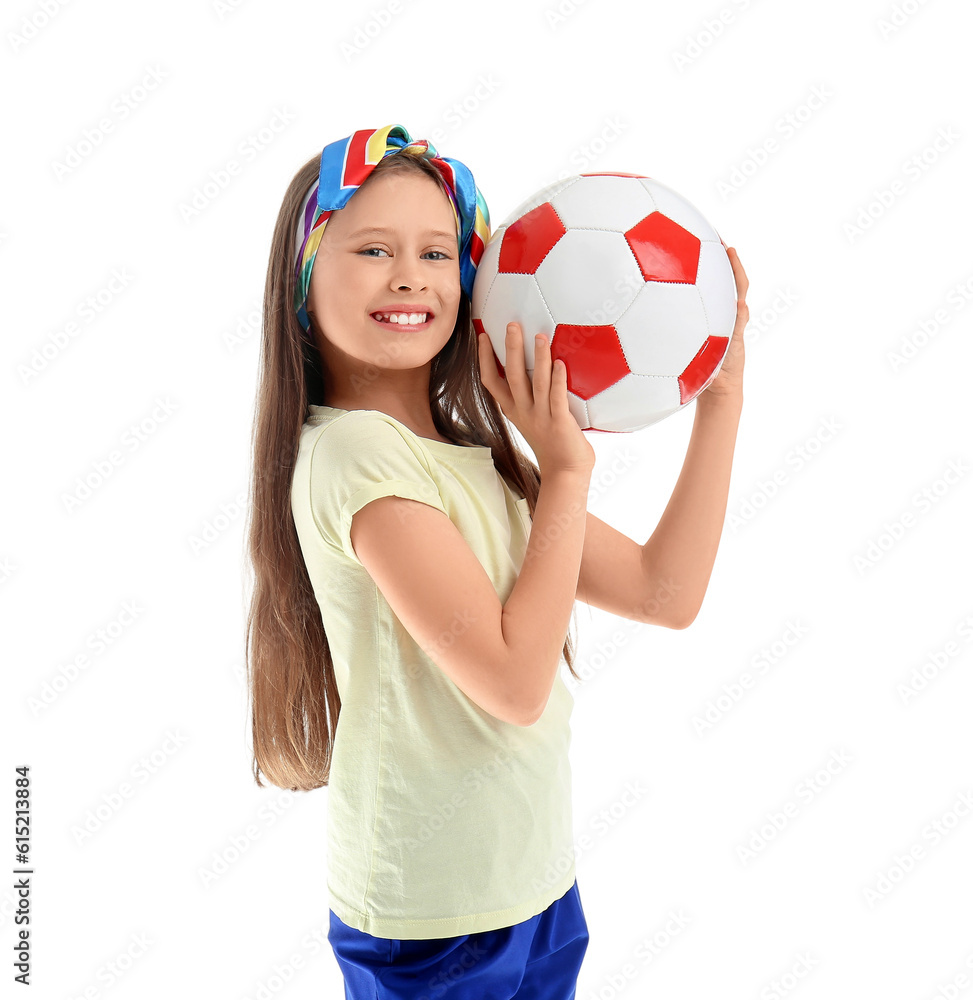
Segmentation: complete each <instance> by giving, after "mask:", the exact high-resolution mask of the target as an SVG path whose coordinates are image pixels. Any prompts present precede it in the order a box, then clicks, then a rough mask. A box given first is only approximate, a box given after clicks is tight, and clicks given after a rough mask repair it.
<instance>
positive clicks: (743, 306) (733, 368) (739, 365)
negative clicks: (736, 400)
mask: <svg viewBox="0 0 973 1000" xmlns="http://www.w3.org/2000/svg"><path fill="white" fill-rule="evenodd" d="M726 253H727V256H728V257H729V258H730V265H731V266H732V268H733V277H734V278H735V279H736V285H737V319H736V325H735V326H734V328H733V336H732V337H730V346H729V347H728V348H727V350H726V357H725V358H724V359H723V367H722V368H720V370H719V372H717V375H716V378H714V379H713V381H712V382H710V384H709V385H708V386H707V387H706V388H705V389H704V390H703V391H702V392H701V393H700V394H699V395H698V396H697V397H696V398H697V399H702V398H703V397H704V396H705V397H707V398H708V399H716V398H717V397H725V396H737V397H742V395H743V330H744V328H745V327H746V325H747V321H748V320H749V319H750V307H749V306H748V305H747V289H748V288H749V287H750V282H749V281H748V280H747V274H746V272H745V271H744V270H743V265H742V264H741V263H740V258H739V257H738V256H737V252H736V250H735V249H734V248H733V247H729V248H728V249H727V251H726Z"/></svg>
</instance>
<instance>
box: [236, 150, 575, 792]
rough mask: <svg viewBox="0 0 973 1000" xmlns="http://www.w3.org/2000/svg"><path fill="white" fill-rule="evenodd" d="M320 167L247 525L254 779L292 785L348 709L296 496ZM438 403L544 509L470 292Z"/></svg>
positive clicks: (269, 318)
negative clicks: (481, 352)
mask: <svg viewBox="0 0 973 1000" xmlns="http://www.w3.org/2000/svg"><path fill="white" fill-rule="evenodd" d="M319 164H320V156H318V155H316V156H314V157H313V158H312V159H310V160H308V161H307V163H305V164H304V166H303V167H301V169H300V170H298V172H297V173H296V174H295V175H294V178H293V180H292V181H291V183H290V184H289V185H288V188H287V191H286V192H285V194H284V200H283V203H282V205H281V208H280V214H279V215H278V216H277V223H276V225H275V226H274V234H273V239H272V241H271V248H270V262H269V264H268V267H267V280H266V284H265V287H264V300H263V341H262V348H261V357H260V372H259V375H258V387H257V399H256V408H255V411H254V423H253V436H252V448H253V468H252V478H251V481H250V504H249V511H248V526H247V531H248V554H249V558H250V562H251V564H252V570H253V580H252V594H251V601H250V610H249V614H248V617H247V634H246V659H247V676H248V693H249V697H250V700H251V709H252V725H253V729H252V733H253V776H254V780H255V781H256V783H257V784H258V785H259V786H260V787H264V782H263V781H261V778H260V772H261V771H262V772H263V774H264V775H265V776H266V778H267V779H268V781H269V782H270V783H271V784H274V785H277V786H278V787H280V788H288V789H290V790H291V791H310V790H311V789H313V788H320V787H321V786H322V785H327V784H328V778H329V775H330V772H331V755H332V747H333V742H334V732H335V728H336V727H337V724H338V715H339V712H340V711H341V699H340V697H339V695H338V687H337V684H336V682H335V675H334V667H333V664H332V659H331V651H330V649H329V646H328V637H327V635H326V634H325V631H324V625H323V623H322V621H321V611H320V608H319V607H318V604H317V600H316V598H315V596H314V591H313V589H312V587H311V580H310V578H309V577H308V572H307V568H306V566H305V564H304V557H303V555H302V553H301V546H300V543H299V541H298V537H297V530H296V528H295V526H294V518H293V514H292V512H291V505H290V491H291V480H292V478H293V472H294V463H295V460H296V457H297V450H298V440H299V437H300V433H301V427H302V425H303V423H304V421H305V419H306V417H307V415H308V404H309V403H326V402H327V400H326V399H324V379H323V375H322V372H323V369H322V359H321V356H320V352H319V351H318V349H317V347H316V346H314V345H312V344H310V343H309V342H308V340H307V339H305V337H304V336H303V331H302V329H301V326H300V324H299V323H298V321H297V315H296V313H295V310H294V306H293V299H294V286H295V277H294V268H295V247H294V243H295V230H296V226H297V221H298V220H297V216H298V212H299V210H300V206H301V203H302V202H303V200H304V198H305V196H306V195H307V193H308V191H309V190H310V188H311V185H312V184H313V183H314V181H315V180H316V179H317V174H318V168H319ZM385 170H418V171H420V172H422V173H425V174H427V175H428V176H430V177H432V178H433V179H435V180H436V181H437V183H439V184H440V186H441V187H443V181H442V179H441V178H440V176H439V173H438V171H437V170H436V168H435V167H434V166H433V165H432V164H431V163H429V162H428V161H427V160H424V159H422V158H421V157H418V156H414V155H411V154H408V153H395V154H392V155H390V156H387V157H385V158H384V159H382V160H380V161H379V163H378V164H377V165H376V166H375V170H374V171H373V175H374V174H375V173H378V172H379V171H385ZM366 183H367V182H366ZM443 190H444V192H445V187H443ZM312 329H314V327H312ZM429 403H430V406H431V408H432V418H433V422H434V423H435V425H436V430H437V431H438V432H439V433H440V434H442V435H443V436H444V437H446V438H448V439H449V440H451V441H462V442H466V443H469V444H476V445H486V446H488V447H489V448H490V449H491V452H492V454H493V461H494V464H495V466H496V468H497V471H498V472H499V473H500V474H501V475H502V476H503V477H504V479H506V481H507V482H508V484H510V485H511V487H512V488H513V489H514V490H515V491H516V492H517V493H518V494H519V495H520V496H523V497H526V499H527V503H528V507H529V509H530V512H531V516H533V513H534V509H535V506H536V503H537V494H538V491H539V488H540V471H539V469H538V467H537V465H536V464H535V463H534V462H533V461H531V460H530V459H529V458H528V457H527V456H526V455H525V454H524V453H523V452H522V451H521V450H520V448H519V447H518V446H517V445H516V443H515V442H514V441H513V439H512V438H511V436H510V434H509V432H508V429H507V425H506V418H505V417H504V416H503V413H502V411H501V410H500V408H499V406H498V405H497V402H496V400H495V399H494V398H493V397H492V396H491V395H490V393H489V391H488V390H487V389H486V388H485V387H484V386H483V384H482V382H481V381H480V372H479V360H478V355H477V350H476V337H475V335H474V332H473V327H472V323H471V321H470V301H469V298H468V297H467V296H466V294H465V293H464V294H463V295H462V296H461V302H460V307H459V313H458V315H457V318H456V326H455V327H454V329H453V333H452V336H451V337H450V339H449V341H448V343H447V344H446V345H445V346H444V347H443V348H442V350H441V351H440V352H439V354H437V355H436V357H435V358H434V359H433V361H432V364H431V370H430V377H429ZM563 652H564V657H565V660H566V661H567V664H568V668H569V670H570V671H571V674H572V675H573V676H574V677H575V678H576V679H580V678H578V675H577V673H575V670H574V646H573V641H572V637H571V636H570V635H568V636H567V637H566V639H565V643H564V648H563Z"/></svg>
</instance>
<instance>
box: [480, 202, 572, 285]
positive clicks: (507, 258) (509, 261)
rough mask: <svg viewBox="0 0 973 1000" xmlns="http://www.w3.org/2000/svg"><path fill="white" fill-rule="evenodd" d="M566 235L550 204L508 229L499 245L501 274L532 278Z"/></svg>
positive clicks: (520, 219) (542, 206)
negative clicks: (523, 275) (531, 275)
mask: <svg viewBox="0 0 973 1000" xmlns="http://www.w3.org/2000/svg"><path fill="white" fill-rule="evenodd" d="M566 232H567V230H566V229H565V228H564V225H563V224H562V222H561V220H560V219H559V218H558V214H557V212H555V211H554V207H553V206H552V205H551V203H550V202H549V201H545V202H544V204H543V205H538V206H537V208H535V209H534V210H533V211H532V212H528V213H527V214H526V215H524V216H521V218H519V219H518V220H517V221H516V222H514V223H513V224H512V225H510V226H508V227H507V230H506V232H504V234H503V242H502V243H501V244H500V258H499V260H498V261H497V271H498V272H499V273H500V274H534V273H535V272H536V271H537V269H538V268H539V267H540V266H541V262H542V261H543V260H544V258H545V257H546V256H547V255H548V254H549V253H550V251H551V248H552V247H553V246H554V244H555V243H557V241H558V240H559V239H560V238H561V237H562V236H563V235H564V234H565V233H566Z"/></svg>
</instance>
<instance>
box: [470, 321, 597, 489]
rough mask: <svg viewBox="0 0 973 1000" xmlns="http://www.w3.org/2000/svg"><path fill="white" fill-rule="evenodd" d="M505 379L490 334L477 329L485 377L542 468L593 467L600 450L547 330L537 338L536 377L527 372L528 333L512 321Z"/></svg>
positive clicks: (585, 469)
mask: <svg viewBox="0 0 973 1000" xmlns="http://www.w3.org/2000/svg"><path fill="white" fill-rule="evenodd" d="M505 347H506V356H507V363H506V364H505V365H504V373H505V374H506V379H504V378H502V377H501V376H500V373H499V371H497V358H496V354H495V353H494V351H493V344H492V343H491V342H490V338H489V337H488V336H487V335H486V334H485V333H481V334H478V335H477V348H478V350H479V358H480V378H481V379H482V380H483V384H484V385H485V386H486V387H487V389H489V390H490V395H491V396H493V398H494V399H495V400H496V401H497V404H498V405H499V407H500V409H501V411H502V412H503V415H504V416H505V417H507V419H508V420H510V421H511V423H513V424H514V426H515V427H516V428H517V430H518V431H520V433H521V434H522V435H523V437H524V440H525V441H526V442H527V443H528V444H529V445H530V447H531V450H532V451H533V452H534V455H535V456H536V458H537V464H538V467H539V468H540V471H541V473H542V474H543V473H544V472H556V471H568V472H585V473H587V474H590V473H591V470H592V469H593V468H594V464H595V451H594V448H592V447H591V444H590V443H589V442H588V440H587V439H586V438H585V436H584V433H583V432H582V430H581V427H580V426H579V425H578V421H577V420H575V418H574V417H573V416H572V415H571V411H570V409H569V408H568V378H567V369H566V368H565V367H564V362H563V361H557V362H554V363H553V364H552V361H551V342H550V340H549V339H548V337H546V336H545V335H544V334H538V335H537V337H536V338H535V340H534V380H533V385H532V384H531V380H530V379H529V378H528V377H527V364H526V361H525V354H524V334H523V330H522V329H521V326H520V324H519V323H508V324H507V337H506V342H505Z"/></svg>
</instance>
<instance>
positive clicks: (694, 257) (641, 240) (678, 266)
mask: <svg viewBox="0 0 973 1000" xmlns="http://www.w3.org/2000/svg"><path fill="white" fill-rule="evenodd" d="M625 239H626V240H628V245H629V246H630V247H631V248H632V253H633V254H635V259H636V260H637V261H638V263H639V267H640V268H641V269H642V275H643V277H644V278H645V280H646V281H678V282H684V283H686V284H690V285H691V284H693V282H695V280H696V272H697V271H698V270H699V239H698V237H696V236H693V234H692V233H690V232H688V231H687V230H685V229H683V228H682V226H680V225H679V223H678V222H673V221H672V219H670V218H668V217H667V216H665V215H663V214H662V213H661V212H653V213H652V214H651V215H647V216H646V217H645V218H644V219H643V220H642V221H641V222H640V223H639V224H638V225H637V226H633V227H632V228H631V229H630V230H629V231H628V232H627V233H626V234H625Z"/></svg>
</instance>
